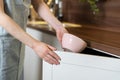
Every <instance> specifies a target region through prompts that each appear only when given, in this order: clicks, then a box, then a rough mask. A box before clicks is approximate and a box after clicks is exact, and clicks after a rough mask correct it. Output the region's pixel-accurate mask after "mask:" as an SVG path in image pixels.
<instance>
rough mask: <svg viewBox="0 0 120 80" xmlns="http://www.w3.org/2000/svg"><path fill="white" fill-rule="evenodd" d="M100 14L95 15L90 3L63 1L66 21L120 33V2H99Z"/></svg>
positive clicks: (112, 0) (111, 0)
mask: <svg viewBox="0 0 120 80" xmlns="http://www.w3.org/2000/svg"><path fill="white" fill-rule="evenodd" d="M97 5H98V8H99V9H100V12H99V13H98V14H97V15H93V13H92V11H91V10H90V6H89V4H88V3H81V2H80V1H79V0H63V15H64V21H68V22H74V23H80V24H90V25H93V26H97V27H98V28H101V29H105V30H109V31H115V32H120V27H119V26H120V0H99V2H98V3H97Z"/></svg>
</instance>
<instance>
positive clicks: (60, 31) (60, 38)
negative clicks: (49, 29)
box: [56, 27, 68, 44]
mask: <svg viewBox="0 0 120 80" xmlns="http://www.w3.org/2000/svg"><path fill="white" fill-rule="evenodd" d="M64 33H68V31H67V30H66V29H65V28H64V27H60V28H59V29H57V30H56V36H57V39H58V41H59V42H60V43H61V44H62V37H63V34H64Z"/></svg>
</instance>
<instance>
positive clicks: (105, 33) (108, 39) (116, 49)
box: [28, 22, 120, 56]
mask: <svg viewBox="0 0 120 80" xmlns="http://www.w3.org/2000/svg"><path fill="white" fill-rule="evenodd" d="M64 24H65V25H66V29H67V30H68V31H69V32H70V33H72V34H74V35H76V36H78V37H80V38H82V39H84V40H85V41H86V42H87V43H88V47H91V48H94V49H98V50H102V51H105V52H108V53H112V54H113V55H118V56H120V32H119V31H118V32H114V31H109V30H104V29H98V28H96V27H91V26H90V25H82V26H81V25H78V24H72V23H64ZM28 27H30V28H33V29H37V30H39V31H42V32H45V33H48V34H51V35H55V31H54V30H53V29H52V28H51V27H49V26H48V25H47V23H44V22H38V23H37V22H28Z"/></svg>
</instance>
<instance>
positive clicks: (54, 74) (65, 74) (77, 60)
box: [43, 51, 120, 80]
mask: <svg viewBox="0 0 120 80" xmlns="http://www.w3.org/2000/svg"><path fill="white" fill-rule="evenodd" d="M56 53H57V54H58V55H59V56H60V57H61V59H62V60H61V62H60V63H61V64H60V65H57V66H56V65H50V64H48V63H46V62H43V80H120V59H117V58H112V57H102V56H94V55H88V54H87V55H86V54H76V53H70V52H69V53H67V52H59V51H56Z"/></svg>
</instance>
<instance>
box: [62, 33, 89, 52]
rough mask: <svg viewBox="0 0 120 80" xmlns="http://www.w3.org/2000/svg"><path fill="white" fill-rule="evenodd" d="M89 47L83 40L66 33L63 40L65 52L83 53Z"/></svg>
mask: <svg viewBox="0 0 120 80" xmlns="http://www.w3.org/2000/svg"><path fill="white" fill-rule="evenodd" d="M86 46H87V44H86V42H85V41H84V40H82V39H81V38H79V37H77V36H75V35H73V34H69V33H65V34H64V35H63V38H62V47H63V49H64V50H65V51H70V52H76V53H77V52H81V51H82V50H84V49H85V47H86Z"/></svg>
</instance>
